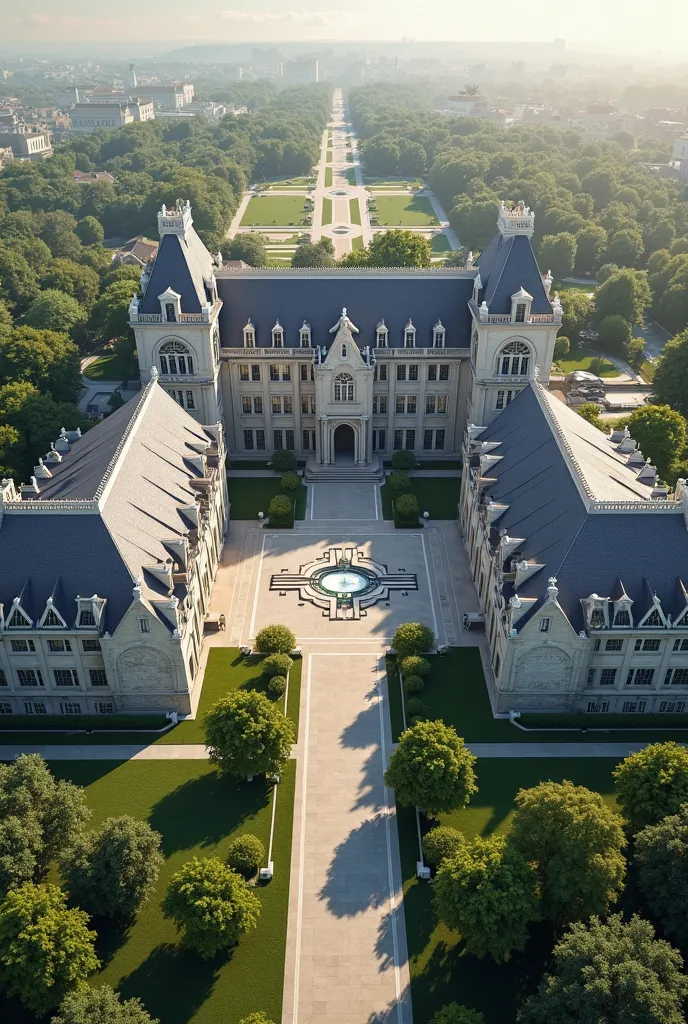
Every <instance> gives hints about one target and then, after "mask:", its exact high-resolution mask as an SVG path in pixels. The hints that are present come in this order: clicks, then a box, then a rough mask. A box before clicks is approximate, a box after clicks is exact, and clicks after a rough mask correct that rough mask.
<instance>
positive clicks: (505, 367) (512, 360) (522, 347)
mask: <svg viewBox="0 0 688 1024" xmlns="http://www.w3.org/2000/svg"><path fill="white" fill-rule="evenodd" d="M529 369H530V349H529V348H528V346H527V345H526V343H525V342H524V341H508V342H507V343H506V345H505V346H504V348H503V349H502V351H501V352H500V353H499V358H498V362H497V373H500V374H504V375H507V374H508V375H510V376H513V377H527V376H528V372H529Z"/></svg>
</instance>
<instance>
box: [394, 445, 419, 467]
mask: <svg viewBox="0 0 688 1024" xmlns="http://www.w3.org/2000/svg"><path fill="white" fill-rule="evenodd" d="M415 464H416V456H415V455H414V454H413V452H407V451H406V450H405V449H402V450H401V451H400V452H394V454H393V455H392V469H413V467H414V466H415Z"/></svg>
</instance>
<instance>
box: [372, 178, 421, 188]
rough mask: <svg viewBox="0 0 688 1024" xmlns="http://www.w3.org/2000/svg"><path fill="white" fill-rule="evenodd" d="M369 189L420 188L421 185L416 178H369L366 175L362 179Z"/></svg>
mask: <svg viewBox="0 0 688 1024" xmlns="http://www.w3.org/2000/svg"><path fill="white" fill-rule="evenodd" d="M363 181H364V183H365V184H366V185H368V186H370V188H373V189H374V188H420V187H421V186H422V184H423V182H422V181H419V180H418V179H417V178H415V179H409V178H370V177H368V175H366V176H365V178H364V179H363Z"/></svg>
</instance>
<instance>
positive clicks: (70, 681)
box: [53, 668, 79, 686]
mask: <svg viewBox="0 0 688 1024" xmlns="http://www.w3.org/2000/svg"><path fill="white" fill-rule="evenodd" d="M53 676H54V677H55V686H78V685H79V677H78V675H77V674H76V669H73V668H55V669H53Z"/></svg>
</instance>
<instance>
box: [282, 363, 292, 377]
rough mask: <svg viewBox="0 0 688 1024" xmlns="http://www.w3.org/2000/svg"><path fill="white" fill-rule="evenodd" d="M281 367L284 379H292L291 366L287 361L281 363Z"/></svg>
mask: <svg viewBox="0 0 688 1024" xmlns="http://www.w3.org/2000/svg"><path fill="white" fill-rule="evenodd" d="M280 369H281V372H282V380H283V381H290V380H291V366H289V365H287V363H282V364H281V365H280Z"/></svg>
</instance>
